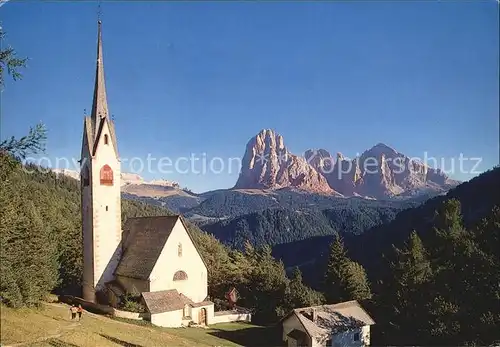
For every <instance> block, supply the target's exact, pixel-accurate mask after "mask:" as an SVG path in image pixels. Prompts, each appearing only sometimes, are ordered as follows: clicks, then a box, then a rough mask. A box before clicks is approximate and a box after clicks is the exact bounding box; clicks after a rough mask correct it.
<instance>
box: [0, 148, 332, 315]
mask: <svg viewBox="0 0 500 347" xmlns="http://www.w3.org/2000/svg"><path fill="white" fill-rule="evenodd" d="M28 172H30V173H28ZM0 176H1V178H2V180H1V183H0V222H1V223H0V241H1V246H2V253H1V267H2V269H1V270H2V276H1V282H0V296H1V300H2V302H3V303H5V304H7V305H8V306H12V307H21V306H33V305H37V304H38V303H39V302H40V300H42V299H43V298H44V297H45V296H46V294H47V293H49V292H56V293H64V294H73V295H80V294H81V293H80V287H81V274H82V271H81V269H82V242H81V241H82V237H81V216H80V186H79V182H77V181H76V180H74V179H72V178H68V177H64V176H56V175H55V174H54V173H52V172H48V173H44V172H41V171H40V170H38V169H37V167H35V166H28V167H23V166H22V165H20V163H19V162H17V161H15V160H12V158H11V157H10V156H9V155H7V154H2V153H0ZM122 214H123V218H122V221H123V222H125V220H126V218H128V217H133V216H147V215H166V214H171V212H170V211H169V210H166V209H163V208H161V207H158V206H152V205H148V204H145V203H141V202H138V201H127V200H122ZM188 228H189V229H190V231H191V233H192V235H193V237H194V240H195V243H196V244H197V246H198V248H199V250H200V253H201V255H202V257H203V258H204V260H205V262H206V263H207V267H208V279H209V283H208V285H209V295H210V296H211V297H212V299H213V300H214V301H215V302H216V304H217V305H218V302H219V300H222V299H223V298H224V294H225V293H226V291H227V290H228V289H229V288H230V287H231V286H235V287H236V288H237V289H238V290H239V292H240V294H241V297H240V304H241V305H243V306H246V307H248V308H250V309H253V310H254V311H255V317H256V319H257V321H261V322H272V321H275V320H276V319H278V318H279V317H280V316H281V315H283V313H284V312H286V311H287V310H289V309H291V308H292V307H298V306H307V305H309V304H313V303H319V302H321V301H322V300H323V299H322V296H321V295H320V294H319V293H316V292H314V291H312V290H310V289H309V288H307V287H305V286H304V285H303V284H302V282H301V281H300V279H294V278H292V279H289V278H287V276H286V273H285V270H284V267H283V264H281V263H280V262H278V261H276V260H275V259H274V258H273V257H272V256H271V253H270V249H268V248H263V249H260V250H254V249H253V248H248V249H246V250H245V251H243V252H237V251H233V250H231V249H229V248H227V247H226V246H223V245H222V244H221V243H220V242H219V241H218V240H217V239H215V238H214V237H213V236H211V235H209V234H207V233H205V232H203V231H201V230H200V229H199V228H198V227H196V226H195V225H193V224H190V223H188ZM263 267H265V268H266V271H263V270H262V269H263ZM266 282H268V283H270V285H268V286H265V285H264V286H263V285H262V283H266ZM276 283H279V286H278V287H275V286H274V284H276ZM271 284H273V285H271ZM291 287H294V288H300V292H299V293H297V292H296V291H291V290H290V288H291Z"/></svg>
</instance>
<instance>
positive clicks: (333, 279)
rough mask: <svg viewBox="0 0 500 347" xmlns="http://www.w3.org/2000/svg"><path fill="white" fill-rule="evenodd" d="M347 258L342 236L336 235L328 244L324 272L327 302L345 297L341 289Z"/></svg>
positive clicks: (337, 300)
mask: <svg viewBox="0 0 500 347" xmlns="http://www.w3.org/2000/svg"><path fill="white" fill-rule="evenodd" d="M348 262H349V259H348V258H347V252H346V251H345V248H344V242H343V240H342V238H341V237H340V236H339V235H337V236H336V237H335V239H334V241H333V242H332V243H331V245H330V253H329V257H328V265H327V269H326V273H325V282H324V292H325V297H326V300H327V301H328V302H329V303H334V302H339V301H341V300H342V299H343V298H344V297H345V293H344V291H343V285H344V283H343V279H344V277H345V276H344V271H345V268H346V265H347V263H348Z"/></svg>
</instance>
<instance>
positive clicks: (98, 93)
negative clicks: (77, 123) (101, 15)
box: [91, 20, 108, 136]
mask: <svg viewBox="0 0 500 347" xmlns="http://www.w3.org/2000/svg"><path fill="white" fill-rule="evenodd" d="M97 25H98V27H97V64H96V72H95V86H94V101H93V103H92V113H91V119H92V128H93V131H94V136H95V135H96V133H95V132H96V130H97V129H96V128H97V125H98V124H99V122H100V119H101V118H106V117H108V102H107V99H106V85H105V81H104V62H103V59H102V33H101V25H102V22H101V21H100V20H99V21H98V22H97Z"/></svg>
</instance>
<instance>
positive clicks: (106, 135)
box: [104, 134, 108, 145]
mask: <svg viewBox="0 0 500 347" xmlns="http://www.w3.org/2000/svg"><path fill="white" fill-rule="evenodd" d="M104 144H105V145H107V144H108V134H105V135H104Z"/></svg>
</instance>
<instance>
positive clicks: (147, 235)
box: [115, 216, 180, 280]
mask: <svg viewBox="0 0 500 347" xmlns="http://www.w3.org/2000/svg"><path fill="white" fill-rule="evenodd" d="M179 218H180V216H158V217H135V218H129V219H128V220H127V222H126V223H125V226H124V228H123V229H124V231H125V233H126V234H127V236H126V238H125V239H124V240H122V242H123V243H124V252H123V255H122V257H121V259H120V262H119V263H118V266H117V267H116V271H115V274H116V275H119V276H125V277H132V278H137V279H142V280H147V279H149V275H150V274H151V271H153V268H154V266H155V264H156V261H157V260H158V257H159V256H160V254H161V251H162V250H163V247H164V246H165V243H166V242H167V240H168V237H169V236H170V233H171V232H172V229H173V228H174V225H175V223H176V222H177V221H178V220H179Z"/></svg>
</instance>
